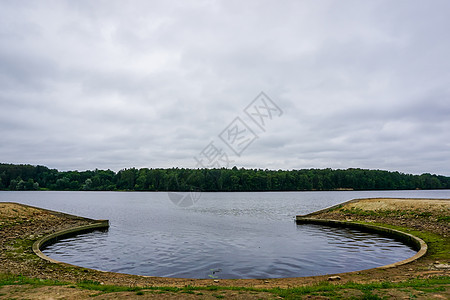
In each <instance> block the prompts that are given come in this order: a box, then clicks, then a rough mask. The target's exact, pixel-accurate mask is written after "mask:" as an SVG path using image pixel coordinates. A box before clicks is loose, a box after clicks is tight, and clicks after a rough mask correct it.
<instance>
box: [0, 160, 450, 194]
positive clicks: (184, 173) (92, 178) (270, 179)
mask: <svg viewBox="0 0 450 300" xmlns="http://www.w3.org/2000/svg"><path fill="white" fill-rule="evenodd" d="M449 188H450V177H446V176H440V175H431V174H428V173H426V174H422V175H411V174H404V173H399V172H389V171H382V170H365V169H347V170H339V169H338V170H333V169H303V170H292V171H286V170H278V171H273V170H255V169H243V168H241V169H238V168H236V167H234V168H232V169H225V168H222V169H182V168H181V169H180V168H172V169H148V168H143V169H135V168H131V169H124V170H121V171H119V172H117V173H116V172H114V171H111V170H106V171H105V170H97V169H96V170H94V171H82V172H79V171H65V172H60V171H58V170H55V169H49V168H47V167H45V166H32V165H13V164H0V190H58V191H80V190H86V191H118V190H122V191H123V190H132V191H188V190H202V191H310V190H339V189H354V190H394V189H449Z"/></svg>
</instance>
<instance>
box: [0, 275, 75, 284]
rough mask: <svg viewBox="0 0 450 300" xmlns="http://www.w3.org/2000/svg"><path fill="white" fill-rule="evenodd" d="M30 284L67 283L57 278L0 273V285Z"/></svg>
mask: <svg viewBox="0 0 450 300" xmlns="http://www.w3.org/2000/svg"><path fill="white" fill-rule="evenodd" d="M24 284H30V285H32V286H62V285H68V283H67V282H61V281H58V280H50V279H39V278H30V277H26V276H22V275H14V274H0V286H4V285H24Z"/></svg>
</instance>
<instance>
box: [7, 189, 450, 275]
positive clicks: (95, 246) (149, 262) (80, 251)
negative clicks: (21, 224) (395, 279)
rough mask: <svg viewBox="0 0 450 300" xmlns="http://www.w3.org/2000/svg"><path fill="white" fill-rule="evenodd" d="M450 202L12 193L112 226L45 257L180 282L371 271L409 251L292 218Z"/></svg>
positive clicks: (349, 194)
mask: <svg viewBox="0 0 450 300" xmlns="http://www.w3.org/2000/svg"><path fill="white" fill-rule="evenodd" d="M369 197H408V198H450V191H449V190H433V191H422V190H421V191H332V192H319V191H317V192H251V193H202V194H201V198H200V199H199V200H198V202H197V203H196V204H195V205H193V206H190V207H186V208H183V207H179V206H177V205H174V204H173V203H172V201H171V200H170V199H169V197H168V194H167V193H165V192H8V191H0V201H2V202H5V201H9V202H18V203H23V204H28V205H33V206H37V207H42V208H46V209H51V210H56V211H62V212H65V213H70V214H74V215H79V216H83V217H88V218H94V219H109V220H110V228H109V230H108V231H105V232H102V231H96V232H92V233H87V234H81V235H78V236H76V237H73V238H69V239H65V240H63V241H61V242H59V243H57V244H54V245H51V246H49V247H48V248H47V249H45V250H44V253H45V254H46V255H48V256H50V257H52V258H54V259H57V260H60V261H64V262H68V263H71V264H75V265H79V266H83V267H88V268H94V269H99V270H104V271H113V272H122V273H129V274H138V275H150V276H166V277H182V278H279V277H298V276H310V275H321V274H332V273H339V272H349V271H357V270H362V269H368V268H373V267H377V266H382V265H386V264H390V263H393V262H395V261H399V260H403V259H405V258H408V257H411V256H413V255H414V254H415V251H413V250H412V249H411V248H410V247H408V246H405V245H403V244H402V243H400V242H397V241H395V240H393V239H391V238H386V237H383V236H380V235H377V234H374V233H364V232H360V231H357V230H354V229H346V228H333V227H327V226H318V225H297V224H296V223H295V216H296V215H298V214H306V213H309V212H313V211H316V210H319V209H322V208H325V207H328V206H331V205H334V204H338V203H341V202H344V201H347V200H350V199H355V198H369Z"/></svg>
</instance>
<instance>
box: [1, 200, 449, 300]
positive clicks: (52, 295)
mask: <svg viewBox="0 0 450 300" xmlns="http://www.w3.org/2000/svg"><path fill="white" fill-rule="evenodd" d="M308 216H309V217H314V218H326V219H335V220H351V221H364V222H370V223H385V224H392V225H396V226H402V227H408V228H412V229H415V230H419V231H428V232H432V233H435V234H439V235H440V236H442V237H444V238H445V239H446V243H447V244H448V243H449V240H448V237H449V233H450V228H449V223H448V220H447V219H446V218H448V216H450V200H432V199H362V200H357V201H350V202H347V203H346V204H343V205H341V206H338V207H335V208H334V209H331V210H330V209H327V210H322V211H319V212H316V213H313V214H310V215H308ZM445 220H447V221H445ZM91 222H93V221H92V220H89V219H84V218H80V217H75V216H70V215H66V214H62V213H57V212H52V211H47V210H42V209H39V208H33V207H29V206H25V205H20V204H14V203H0V231H1V235H0V260H1V264H0V274H16V275H19V274H20V275H24V276H28V277H32V278H41V279H52V280H59V281H64V282H73V283H76V282H79V281H86V280H89V281H93V282H99V283H100V284H102V285H103V284H104V285H121V286H139V287H155V286H158V287H164V286H170V287H185V286H196V287H206V286H234V287H251V288H261V289H270V288H276V287H280V288H292V287H298V286H307V285H311V284H317V283H319V282H324V281H327V280H328V279H329V277H330V276H331V275H324V276H313V277H298V278H280V279H232V280H224V279H220V280H214V279H177V278H161V277H145V276H135V275H127V274H118V273H111V272H101V271H96V270H91V269H86V268H81V267H76V266H72V265H68V264H53V263H50V262H47V261H45V260H42V259H41V258H39V257H37V256H36V255H35V254H34V253H33V252H32V249H31V245H32V244H33V242H34V241H36V240H38V239H39V238H40V237H42V236H44V235H47V234H50V233H53V232H56V231H59V230H63V229H67V228H71V227H75V226H80V225H85V224H89V223H91ZM437 259H439V258H436V256H430V255H426V256H425V257H423V258H421V259H419V260H418V261H414V262H412V263H410V264H407V265H403V266H399V267H395V268H391V269H370V270H364V271H358V272H351V273H343V274H337V275H338V276H339V282H338V283H339V284H342V283H346V282H357V283H368V282H382V281H391V282H397V281H404V280H408V279H411V278H428V277H432V276H440V275H444V276H449V275H450V268H449V267H448V266H449V263H450V262H449V261H437ZM383 292H384V293H391V295H390V296H389V295H388V297H389V298H397V296H398V297H399V299H402V298H401V297H406V296H407V294H408V293H409V294H411V295H414V296H415V297H416V298H417V299H421V298H422V297H425V298H423V299H432V298H434V299H449V298H450V293H449V287H448V286H446V287H445V288H444V290H442V288H441V290H440V291H437V292H436V293H431V294H430V293H427V294H426V295H421V294H420V291H417V290H414V291H408V290H407V289H406V290H405V291H398V290H391V291H389V290H384V291H383ZM349 293H350V294H348V295H347V296H349V297H351V296H355V297H360V296H361V295H362V294H361V295H358V293H359V291H356V292H355V293H356V295H351V293H353V292H350V291H349ZM409 294H408V295H409ZM93 295H97V296H96V298H97V299H119V298H137V299H174V298H177V299H178V298H180V297H182V298H184V299H194V298H195V299H198V298H202V299H203V298H204V299H218V298H227V299H274V298H275V299H276V298H277V297H275V296H274V294H272V293H268V292H248V291H231V290H219V291H194V292H191V293H183V294H180V293H171V292H162V291H155V290H148V291H147V290H143V291H142V292H140V293H139V294H137V293H136V292H120V293H108V294H101V293H100V294H99V292H98V291H92V290H86V289H79V288H74V287H70V286H67V285H66V286H39V287H35V286H27V285H6V286H3V287H1V288H0V299H10V298H20V299H22V298H26V299H85V298H89V297H92V296H93ZM405 295H406V296H405ZM344 296H345V295H344ZM380 296H382V297H384V296H386V295H384V296H383V295H380ZM311 297H312V298H309V299H313V298H314V299H327V296H326V295H311ZM317 297H318V298H317ZM441 297H444V298H441ZM305 298H307V297H305Z"/></svg>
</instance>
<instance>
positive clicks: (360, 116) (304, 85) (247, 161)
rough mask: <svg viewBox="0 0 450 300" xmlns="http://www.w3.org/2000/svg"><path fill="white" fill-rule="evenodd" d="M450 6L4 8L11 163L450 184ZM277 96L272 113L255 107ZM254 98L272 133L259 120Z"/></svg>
mask: <svg viewBox="0 0 450 300" xmlns="http://www.w3.org/2000/svg"><path fill="white" fill-rule="evenodd" d="M449 11H450V2H449V1H446V0H443V1H438V0H431V1H410V0H408V1H400V0H398V1H391V0H388V1H382V0H376V1H331V0H330V1H325V0H323V1H313V0H311V1H297V0H295V1H276V0H273V1H253V0H246V1H229V0H227V1H225V0H224V1H219V0H217V1H214V0H199V1H186V0H182V1H181V0H180V1H110V0H108V1H91V0H89V1H6V0H0V134H1V142H0V162H4V163H29V164H40V165H46V166H48V167H51V168H57V169H60V170H86V169H95V168H99V169H108V168H110V169H112V170H115V171H117V170H120V169H122V168H126V167H137V168H141V167H149V168H157V167H196V166H198V162H197V161H196V160H195V158H194V157H196V158H197V159H198V160H199V161H202V162H209V161H213V162H214V160H213V159H216V158H217V157H221V158H224V157H225V158H227V160H226V163H227V164H229V165H230V166H233V165H236V166H238V167H246V168H263V169H265V168H268V169H300V168H328V167H330V168H350V167H355V168H370V169H384V170H397V171H401V172H405V173H414V174H417V173H419V174H420V173H425V172H429V173H437V174H442V175H450V134H449V131H450V39H449V38H448V36H449V30H450V18H448V12H449ZM262 91H263V92H264V93H265V94H266V95H267V96H268V97H269V98H270V99H271V100H272V102H270V100H267V99H266V102H265V103H266V105H267V106H266V107H264V105H259V104H261V103H263V102H258V101H259V100H260V99H259V100H258V99H256V101H255V102H253V101H254V100H255V97H257V96H258V95H259V94H260V92H262ZM258 103H259V104H258ZM249 105H250V106H249ZM252 105H253V106H252ZM255 105H256V107H257V108H259V113H260V114H261V116H262V115H264V116H265V117H261V118H264V120H265V123H264V127H258V126H257V122H254V121H253V120H252V119H251V118H250V117H249V115H247V114H246V113H245V112H246V111H245V108H246V107H247V106H249V107H250V108H254V107H255ZM274 105H276V107H278V108H279V110H275V109H272V110H271V109H270V107H272V108H274V107H275V106H274ZM268 107H269V109H268ZM247 111H248V110H247ZM255 111H256V110H255ZM250 116H254V117H255V118H256V121H258V118H257V117H258V116H257V115H256V114H255V115H252V114H250ZM236 118H238V120H237V121H235V122H234V123H233V120H236ZM261 118H259V120H261ZM236 122H237V123H236ZM237 125H239V126H240V127H239V126H237ZM236 126H237V127H236ZM242 126H244V127H242ZM245 126H246V127H245ZM233 129H235V131H234V132H235V133H236V134H235V135H234V139H233V140H231V138H232V137H233V136H232V135H230V133H232V132H233V131H232V130H233ZM221 133H222V135H221ZM237 133H239V134H241V135H245V134H247V137H245V136H241V137H239V138H238V139H236V137H237V136H238V135H237ZM248 134H251V136H253V137H254V138H255V139H254V141H253V142H252V143H251V144H248V145H246V144H245V142H246V139H247V138H248V137H249V135H248ZM220 135H221V136H220ZM221 137H222V138H221ZM227 138H228V140H227ZM241 138H242V139H241ZM239 139H240V141H242V143H244V144H243V145H244V146H246V147H245V149H243V150H242V151H240V152H239V155H237V154H236V153H235V152H233V151H232V150H233V149H232V148H233V147H234V146H233V145H235V144H233V143H236V142H237V141H238V140H239ZM247 140H248V139H247ZM211 143H212V144H211ZM241 146H242V145H241ZM242 147H243V146H242ZM213 154H214V155H213ZM219 154H220V155H219ZM218 155H219V156H218ZM224 155H226V156H224ZM208 159H209V160H208ZM221 161H222V165H223V164H224V160H223V159H222V160H221ZM215 162H218V161H217V159H216V160H215Z"/></svg>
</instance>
